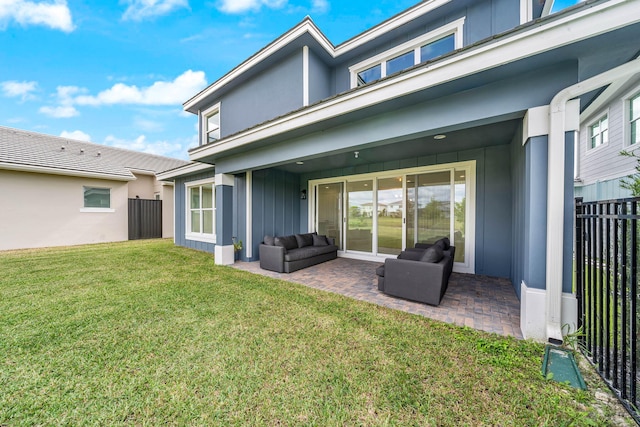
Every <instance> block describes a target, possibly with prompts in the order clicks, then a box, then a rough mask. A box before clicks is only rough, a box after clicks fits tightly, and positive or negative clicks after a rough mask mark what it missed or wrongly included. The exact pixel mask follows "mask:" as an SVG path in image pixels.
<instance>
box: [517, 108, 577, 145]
mask: <svg viewBox="0 0 640 427" xmlns="http://www.w3.org/2000/svg"><path fill="white" fill-rule="evenodd" d="M567 110H570V111H571V112H572V114H570V116H571V117H573V118H574V120H567V121H565V127H564V130H565V132H571V131H578V130H580V120H579V119H578V114H579V113H580V101H579V100H577V99H575V100H572V101H569V102H568V103H567ZM543 135H549V106H548V105H541V106H540V107H533V108H529V109H528V110H527V112H526V113H525V115H524V118H523V119H522V145H525V144H526V143H527V141H529V138H532V137H534V136H543Z"/></svg>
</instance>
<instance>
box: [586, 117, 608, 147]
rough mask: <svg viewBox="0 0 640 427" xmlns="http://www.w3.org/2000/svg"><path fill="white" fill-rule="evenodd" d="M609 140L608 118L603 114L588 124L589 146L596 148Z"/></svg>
mask: <svg viewBox="0 0 640 427" xmlns="http://www.w3.org/2000/svg"><path fill="white" fill-rule="evenodd" d="M608 142H609V119H608V117H607V116H603V117H601V118H600V119H598V120H597V121H596V122H595V123H593V124H592V125H591V126H589V146H590V148H596V147H599V146H601V145H602V144H606V143H608Z"/></svg>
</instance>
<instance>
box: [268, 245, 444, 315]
mask: <svg viewBox="0 0 640 427" xmlns="http://www.w3.org/2000/svg"><path fill="white" fill-rule="evenodd" d="M259 252H260V268H262V269H265V270H270V271H275V272H278V273H291V272H294V271H296V270H300V269H302V268H306V267H309V266H312V265H316V264H320V263H322V262H325V261H329V260H332V259H335V258H337V256H338V247H337V246H336V245H335V240H334V239H333V238H331V237H327V236H322V235H318V234H317V233H305V234H295V235H289V236H278V237H274V236H265V237H264V241H263V242H262V243H261V244H260V250H259ZM454 258H455V247H454V246H451V245H450V242H449V239H448V238H446V237H443V238H441V239H439V240H437V241H436V242H434V243H416V245H415V247H413V248H407V249H405V250H404V251H402V252H401V253H400V255H398V257H397V258H387V259H386V260H385V262H384V264H382V265H380V266H379V267H378V268H376V275H377V276H378V290H380V291H381V292H384V293H385V294H387V295H392V296H395V297H399V298H404V299H408V300H412V301H418V302H423V303H426V304H429V305H434V306H437V305H439V304H440V301H442V298H443V297H444V294H445V292H446V291H447V286H448V284H449V277H450V276H451V272H452V270H453V260H454Z"/></svg>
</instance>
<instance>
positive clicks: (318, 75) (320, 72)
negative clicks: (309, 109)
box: [309, 49, 332, 104]
mask: <svg viewBox="0 0 640 427" xmlns="http://www.w3.org/2000/svg"><path fill="white" fill-rule="evenodd" d="M331 95H332V93H331V69H330V68H329V67H328V66H327V65H326V64H325V63H324V62H322V61H321V60H320V59H319V58H318V57H317V56H316V55H315V54H314V53H313V51H312V50H311V49H309V103H310V104H313V103H315V102H318V101H320V100H322V99H326V98H329V97H330V96H331Z"/></svg>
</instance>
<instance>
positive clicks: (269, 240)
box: [263, 236, 275, 246]
mask: <svg viewBox="0 0 640 427" xmlns="http://www.w3.org/2000/svg"><path fill="white" fill-rule="evenodd" d="M263 241H264V244H265V245H269V246H273V245H274V244H275V238H274V237H273V236H264V239H263Z"/></svg>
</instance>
